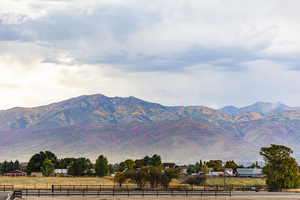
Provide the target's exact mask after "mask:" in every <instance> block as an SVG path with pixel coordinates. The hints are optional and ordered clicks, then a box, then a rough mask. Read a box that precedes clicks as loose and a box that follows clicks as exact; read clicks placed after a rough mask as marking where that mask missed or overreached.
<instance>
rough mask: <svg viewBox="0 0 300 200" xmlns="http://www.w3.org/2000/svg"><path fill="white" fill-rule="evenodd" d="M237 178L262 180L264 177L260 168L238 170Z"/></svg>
mask: <svg viewBox="0 0 300 200" xmlns="http://www.w3.org/2000/svg"><path fill="white" fill-rule="evenodd" d="M236 176H238V177H251V178H261V177H264V175H263V174H262V169H259V168H251V169H250V168H237V169H236Z"/></svg>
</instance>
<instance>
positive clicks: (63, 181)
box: [0, 176, 113, 189]
mask: <svg viewBox="0 0 300 200" xmlns="http://www.w3.org/2000/svg"><path fill="white" fill-rule="evenodd" d="M112 184H113V180H112V178H111V177H105V178H96V177H82V178H78V177H6V176H2V177H0V185H14V187H15V188H28V189H33V188H34V189H35V188H37V189H48V188H49V189H50V188H51V185H112Z"/></svg>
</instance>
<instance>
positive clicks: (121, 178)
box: [0, 144, 300, 190]
mask: <svg viewBox="0 0 300 200" xmlns="http://www.w3.org/2000/svg"><path fill="white" fill-rule="evenodd" d="M292 154H293V151H292V149H291V148H289V147H286V146H282V145H275V144H272V145H271V146H270V147H263V148H261V150H260V155H261V156H262V157H263V159H264V161H265V165H264V166H263V167H262V171H263V174H265V176H266V184H267V186H268V187H269V188H270V189H271V190H281V189H283V188H295V187H298V186H300V172H299V167H298V163H297V161H296V160H295V158H293V157H292V156H291V155H292ZM185 167H186V168H187V173H188V174H189V175H192V174H198V173H200V172H201V174H206V173H208V170H209V169H212V170H213V171H224V169H225V168H232V169H235V168H238V167H240V168H244V166H242V165H238V164H237V163H236V162H235V161H233V160H229V161H226V162H224V163H223V161H221V160H209V161H202V160H200V161H199V162H196V163H195V164H191V165H187V166H185ZM260 167H261V166H259V165H258V163H257V162H255V163H253V164H251V165H250V166H248V168H260ZM55 169H68V174H69V175H71V176H99V177H102V176H106V175H111V174H113V173H114V174H115V181H116V182H117V183H118V184H119V185H120V186H121V185H122V184H123V183H125V182H126V181H128V180H130V181H132V182H135V183H136V184H137V185H138V186H139V187H141V188H143V187H144V186H145V184H149V185H151V187H156V186H158V185H161V186H164V187H168V185H169V184H170V182H171V180H172V179H173V178H176V177H178V176H179V174H180V170H179V168H175V167H170V168H169V167H165V166H164V165H163V163H162V160H161V157H160V156H159V155H156V154H155V155H153V156H145V157H144V158H142V159H136V160H132V159H126V160H125V161H122V162H120V163H117V164H110V163H109V162H108V159H107V158H106V157H105V156H104V155H100V156H98V158H97V160H96V162H95V163H92V162H91V161H90V160H89V159H88V158H84V157H81V158H62V159H58V158H57V156H56V155H55V154H54V153H52V152H50V151H42V152H39V153H37V154H34V155H33V156H32V157H31V158H30V160H29V162H28V165H27V167H26V168H22V166H21V165H20V163H19V161H17V160H16V161H14V162H13V161H10V162H8V161H4V162H2V163H0V173H1V174H5V173H8V172H10V171H14V170H25V171H26V172H27V173H28V174H30V173H32V172H42V173H43V175H45V176H50V175H52V174H53V172H54V170H55ZM203 180H204V179H203V177H194V178H193V179H190V181H191V182H197V181H198V182H199V181H203Z"/></svg>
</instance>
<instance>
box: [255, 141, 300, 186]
mask: <svg viewBox="0 0 300 200" xmlns="http://www.w3.org/2000/svg"><path fill="white" fill-rule="evenodd" d="M292 153H293V151H292V149H290V148H289V147H286V146H282V145H275V144H272V145H271V146H270V147H263V148H261V150H260V155H261V156H263V158H264V160H265V163H266V165H265V166H264V167H263V173H264V174H265V175H266V177H267V180H266V183H267V185H268V187H269V188H270V189H272V190H281V189H282V188H294V187H297V186H299V185H300V175H299V169H298V164H297V162H296V160H295V159H294V158H292V157H291V154H292Z"/></svg>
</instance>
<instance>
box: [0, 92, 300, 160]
mask: <svg viewBox="0 0 300 200" xmlns="http://www.w3.org/2000/svg"><path fill="white" fill-rule="evenodd" d="M246 108H247V109H243V108H237V109H239V110H242V111H241V112H240V113H239V114H229V113H226V112H224V110H221V111H220V109H212V108H209V107H205V106H164V105H161V104H157V103H152V102H148V101H144V100H142V99H138V98H135V97H107V96H104V95H102V94H96V95H84V96H80V97H77V98H72V99H68V100H65V101H61V102H57V103H52V104H49V105H45V106H38V107H32V108H20V107H19V108H13V109H8V110H4V111H0V155H2V156H0V159H9V158H10V157H16V158H20V159H23V160H26V159H28V157H29V156H30V155H31V154H32V153H35V152H38V151H41V150H53V151H57V152H56V153H58V155H60V154H61V155H62V156H66V155H69V156H87V157H91V158H94V157H96V156H97V155H98V154H101V153H105V154H107V156H108V157H110V158H111V159H112V160H114V161H119V160H121V158H122V157H124V158H127V157H139V156H144V155H145V154H152V153H158V154H161V155H162V156H163V157H164V158H165V159H167V160H170V161H178V162H184V163H188V162H192V161H196V160H199V159H236V160H245V161H247V162H248V161H252V160H253V161H255V160H257V159H259V154H258V151H259V148H260V147H261V146H265V145H269V144H271V143H280V144H284V145H289V146H291V147H293V148H295V150H299V151H300V148H299V144H300V139H298V138H300V137H299V136H300V125H299V124H300V123H299V122H300V109H296V108H291V107H289V106H286V105H284V104H271V103H256V104H252V105H250V106H248V107H246ZM246 111H247V112H246ZM7 149H10V151H7ZM18 152H22V153H18ZM4 155H5V156H4ZM296 156H298V155H296ZM299 158H300V156H299Z"/></svg>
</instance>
